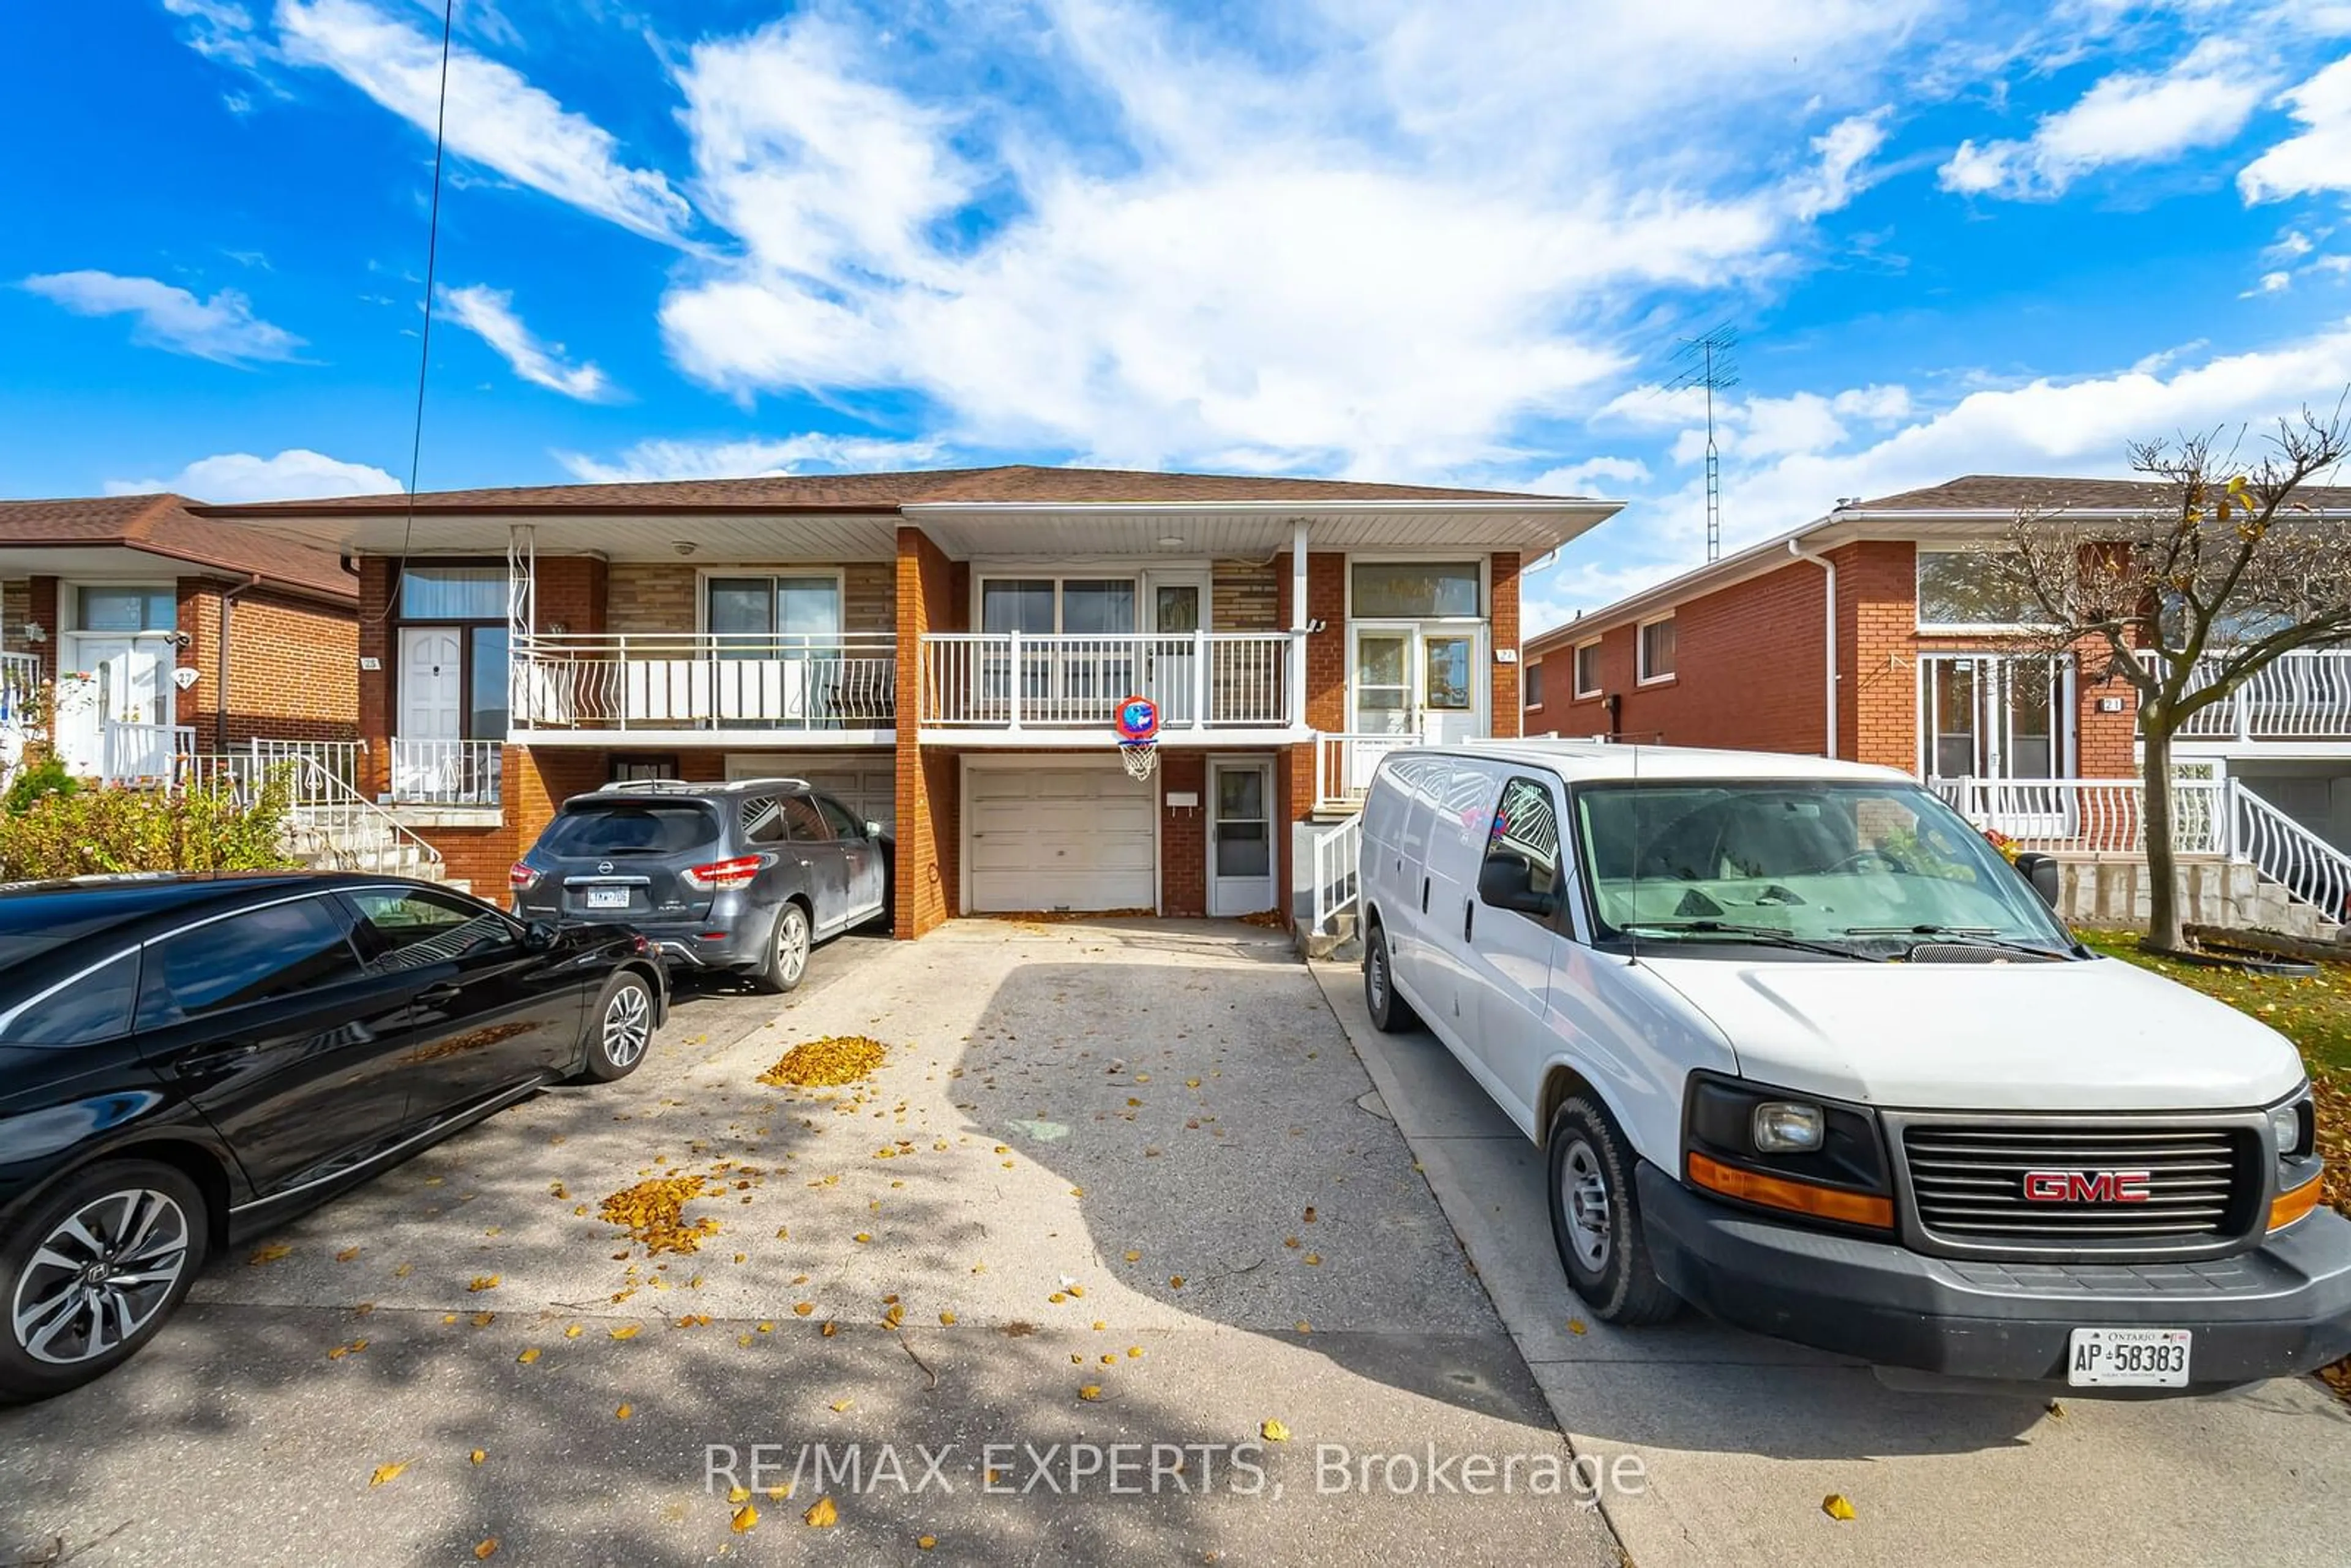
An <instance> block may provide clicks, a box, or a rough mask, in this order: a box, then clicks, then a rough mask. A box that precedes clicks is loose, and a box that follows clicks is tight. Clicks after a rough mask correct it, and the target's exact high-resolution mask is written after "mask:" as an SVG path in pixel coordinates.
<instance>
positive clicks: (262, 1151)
mask: <svg viewBox="0 0 2351 1568" xmlns="http://www.w3.org/2000/svg"><path fill="white" fill-rule="evenodd" d="M350 924H351V923H350V914H349V912H348V911H347V910H346V909H345V908H344V906H343V905H342V904H340V903H338V902H337V901H336V900H335V899H334V898H333V897H332V896H330V895H329V894H311V895H309V896H307V897H298V898H291V899H287V900H285V901H284V902H282V903H277V904H263V905H261V906H260V907H258V908H255V909H245V910H239V911H238V912H236V913H235V914H234V915H220V916H216V917H214V918H213V919H210V920H206V921H204V922H203V923H201V924H199V925H192V926H189V927H188V928H186V929H185V930H183V931H179V932H176V933H174V934H172V935H171V936H162V937H158V938H157V939H155V940H154V941H152V942H151V943H150V944H148V946H147V950H146V956H145V961H144V962H143V963H142V964H141V984H140V990H139V1012H138V1019H139V1024H138V1027H139V1036H140V1049H141V1052H142V1053H143V1054H144V1055H145V1056H146V1058H147V1061H148V1062H149V1063H150V1064H151V1065H152V1067H153V1068H154V1069H155V1070H156V1071H159V1072H162V1073H164V1074H166V1075H167V1076H170V1077H172V1078H175V1079H178V1080H180V1081H181V1082H184V1083H186V1084H187V1085H188V1086H189V1092H190V1097H191V1098H192V1099H193V1101H194V1102H195V1103H196V1106H197V1108H198V1109H200V1110H201V1111H203V1112H204V1115H205V1116H206V1117H207V1118H208V1119H209V1120H210V1121H211V1122H212V1124H213V1126H214V1130H215V1131H217V1132H218V1133H219V1134H220V1135H221V1137H222V1139H223V1140H224V1141H225V1142H226V1143H227V1145H228V1146H229V1148H230V1150H231V1151H232V1152H233V1153H234V1154H235V1155H236V1158H237V1162H238V1164H239V1165H241V1166H243V1167H244V1170H245V1174H246V1180H247V1181H248V1182H250V1183H251V1184H252V1186H253V1189H254V1191H255V1193H256V1195H257V1196H260V1197H268V1196H270V1195H272V1194H274V1193H279V1192H284V1191H287V1190H288V1189H290V1188H293V1187H298V1186H304V1185H306V1184H308V1183H309V1182H311V1181H314V1180H318V1179H320V1178H322V1177H324V1176H329V1175H332V1174H334V1173H335V1172H336V1171H339V1170H341V1169H344V1168H347V1167H348V1166H351V1165H355V1164H357V1163H358V1162H359V1161H360V1160H361V1159H363V1158H365V1157H367V1156H368V1155H372V1154H375V1153H378V1152H380V1151H381V1150H382V1149H384V1148H387V1147H389V1146H390V1145H392V1143H394V1142H396V1141H397V1139H398V1137H399V1135H400V1134H401V1131H402V1127H403V1126H404V1125H405V1124H407V1122H408V1120H409V1118H410V1115H411V1105H410V1099H409V1089H410V1079H411V1077H412V1074H411V1072H410V1070H409V1064H408V1061H407V1057H408V1052H409V1050H410V1048H411V1046H412V1045H413V1040H412V1038H411V1036H410V1033H409V1027H408V1000H409V990H410V986H409V983H408V977H406V976H402V975H386V974H381V973H377V972H373V971H371V970H370V969H368V968H367V967H365V966H364V965H362V964H361V963H360V956H359V954H358V952H357V951H356V950H355V949H354V947H353V946H352V943H351V930H350Z"/></svg>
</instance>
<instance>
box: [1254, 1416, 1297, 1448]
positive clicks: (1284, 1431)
mask: <svg viewBox="0 0 2351 1568" xmlns="http://www.w3.org/2000/svg"><path fill="white" fill-rule="evenodd" d="M1257 1435H1258V1436H1259V1437H1263V1438H1264V1439H1265V1440H1266V1441H1267V1442H1269V1443H1287V1442H1288V1441H1290V1428H1289V1427H1285V1426H1283V1425H1282V1424H1281V1423H1280V1422H1279V1421H1275V1420H1270V1419H1269V1420H1266V1421H1261V1422H1259V1424H1258V1428H1257Z"/></svg>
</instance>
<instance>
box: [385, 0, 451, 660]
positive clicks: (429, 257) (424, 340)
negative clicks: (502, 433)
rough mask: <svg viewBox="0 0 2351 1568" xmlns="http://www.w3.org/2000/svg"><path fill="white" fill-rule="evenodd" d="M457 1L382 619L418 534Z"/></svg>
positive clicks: (445, 13)
mask: <svg viewBox="0 0 2351 1568" xmlns="http://www.w3.org/2000/svg"><path fill="white" fill-rule="evenodd" d="M456 21H457V0H443V4H442V7H441V88H440V96H439V99H438V101H437V102H436V103H435V104H434V109H433V199H432V204H431V206H430V208H429V209H428V216H427V217H426V219H425V225H424V329H423V332H421V333H420V334H418V338H419V340H418V343H417V347H416V413H415V416H414V418H413V421H412V422H411V425H410V431H409V438H408V506H407V510H406V514H405V516H404V517H403V518H402V523H401V528H400V553H399V554H398V555H396V556H394V557H393V558H392V581H391V591H390V592H389V593H388V594H387V595H386V597H385V600H384V607H383V612H382V613H383V618H384V619H387V620H388V619H390V618H391V615H392V605H393V604H395V603H397V602H398V601H399V598H400V580H401V578H402V576H403V575H404V574H405V573H406V571H407V570H408V545H409V541H410V540H411V539H412V538H414V537H415V534H416V481H417V476H418V475H419V473H420V472H421V470H422V468H423V460H424V382H425V377H426V373H427V372H428V371H430V370H431V369H432V366H433V284H434V273H435V271H436V270H437V268H438V266H439V263H440V259H441V162H442V158H443V155H444V152H446V150H447V147H448V134H447V133H448V126H449V40H450V36H451V35H452V34H453V33H454V32H455V30H456Z"/></svg>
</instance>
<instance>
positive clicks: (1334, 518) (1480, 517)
mask: <svg viewBox="0 0 2351 1568" xmlns="http://www.w3.org/2000/svg"><path fill="white" fill-rule="evenodd" d="M1623 505H1624V503H1622V502H1620V501H1589V500H1577V501H1540V500H1530V501H1528V502H1525V503H1520V502H1516V501H1499V502H1364V503H1355V504H1351V505H1347V506H1330V505H1323V506H1318V507H1311V508H1310V507H1301V506H1300V505H1299V504H1298V503H1295V502H1239V503H1233V504H1228V505H1196V506H1186V505H1181V504H1176V505H1157V504H1150V505H1144V504H1098V505H1092V506H1071V507H1040V506H1034V505H1029V504H1027V503H967V502H922V503H918V504H916V505H913V506H909V507H906V508H905V516H906V518H907V520H908V521H909V522H913V523H916V524H919V525H920V526H921V527H922V528H923V530H924V531H925V533H927V534H928V535H929V536H930V537H931V538H932V539H933V540H934V541H935V542H936V543H937V544H938V546H939V548H940V549H944V550H946V552H947V553H948V554H950V555H953V556H956V557H959V558H969V557H974V556H987V555H1019V556H1056V555H1096V554H1102V555H1152V554H1168V555H1190V556H1203V555H1207V556H1220V557H1228V558H1229V557H1236V556H1241V557H1256V556H1265V555H1270V554H1273V553H1275V552H1276V551H1280V550H1286V549H1289V548H1290V538H1291V531H1292V529H1293V528H1295V527H1296V525H1298V524H1300V523H1303V524H1305V525H1306V528H1307V534H1308V538H1309V540H1310V542H1311V546H1312V548H1314V549H1329V550H1368V549H1396V550H1439V549H1476V550H1480V551H1483V550H1489V549H1515V550H1519V551H1520V552H1522V553H1525V554H1529V555H1536V554H1541V553H1543V552H1546V551H1549V550H1554V549H1558V548H1559V547H1560V546H1562V545H1563V544H1565V543H1567V542H1568V541H1569V540H1570V539H1573V538H1576V537H1577V536H1578V535H1580V534H1582V533H1583V532H1584V531H1586V530H1587V529H1589V528H1593V527H1595V526H1597V525H1598V524H1600V523H1602V522H1604V521H1605V520H1606V519H1607V518H1609V517H1613V516H1614V515H1615V513H1616V512H1617V511H1618V510H1619V509H1621V507H1623ZM1163 540H1180V541H1181V542H1180V543H1163V542H1162V541H1163Z"/></svg>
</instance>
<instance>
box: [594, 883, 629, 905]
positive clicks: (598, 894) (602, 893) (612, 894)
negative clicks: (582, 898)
mask: <svg viewBox="0 0 2351 1568" xmlns="http://www.w3.org/2000/svg"><path fill="white" fill-rule="evenodd" d="M588 907H589V908H590V909H626V908H627V907H629V890H628V889H627V888H625V887H591V888H590V889H589V890H588Z"/></svg>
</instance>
